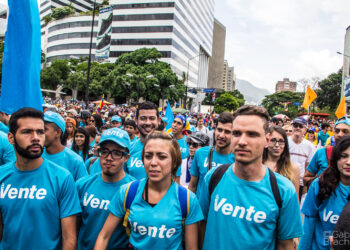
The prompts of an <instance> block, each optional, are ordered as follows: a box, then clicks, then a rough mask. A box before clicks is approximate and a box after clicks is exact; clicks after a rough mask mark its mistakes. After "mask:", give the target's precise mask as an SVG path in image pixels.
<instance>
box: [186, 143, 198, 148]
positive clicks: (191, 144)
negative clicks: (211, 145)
mask: <svg viewBox="0 0 350 250" xmlns="http://www.w3.org/2000/svg"><path fill="white" fill-rule="evenodd" d="M199 145H200V144H199V143H195V142H187V146H188V147H191V146H192V147H193V148H198V146H199Z"/></svg>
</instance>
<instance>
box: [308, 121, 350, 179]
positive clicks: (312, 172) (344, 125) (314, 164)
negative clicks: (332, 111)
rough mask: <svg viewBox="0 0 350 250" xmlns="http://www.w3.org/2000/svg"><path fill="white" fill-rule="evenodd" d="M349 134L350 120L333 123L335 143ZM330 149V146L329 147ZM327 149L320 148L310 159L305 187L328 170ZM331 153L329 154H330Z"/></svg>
mask: <svg viewBox="0 0 350 250" xmlns="http://www.w3.org/2000/svg"><path fill="white" fill-rule="evenodd" d="M348 134H350V119H348V118H347V117H343V118H341V119H339V120H338V121H337V122H336V123H335V128H334V139H335V143H337V141H339V140H340V139H341V138H343V137H344V136H346V135H348ZM331 147H332V146H331ZM327 150H330V149H327V148H321V149H319V150H317V151H316V153H315V155H314V156H313V157H312V160H311V161H310V163H309V165H308V166H307V169H306V172H305V176H304V182H305V184H306V185H307V186H310V184H311V182H312V181H313V180H314V179H315V178H316V177H317V176H320V175H321V174H322V172H323V171H324V170H325V169H326V168H328V160H329V161H330V159H328V156H327ZM330 153H331V152H330Z"/></svg>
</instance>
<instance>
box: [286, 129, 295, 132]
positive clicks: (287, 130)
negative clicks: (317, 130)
mask: <svg viewBox="0 0 350 250" xmlns="http://www.w3.org/2000/svg"><path fill="white" fill-rule="evenodd" d="M284 131H285V132H286V133H288V132H289V133H292V132H293V130H289V129H285V130H284Z"/></svg>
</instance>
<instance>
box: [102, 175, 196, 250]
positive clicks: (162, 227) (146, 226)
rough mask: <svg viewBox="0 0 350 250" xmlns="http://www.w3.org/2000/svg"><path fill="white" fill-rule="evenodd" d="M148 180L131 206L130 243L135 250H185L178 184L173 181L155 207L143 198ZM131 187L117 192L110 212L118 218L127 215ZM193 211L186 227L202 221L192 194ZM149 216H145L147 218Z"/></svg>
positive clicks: (140, 185)
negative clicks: (127, 190) (182, 243)
mask: <svg viewBox="0 0 350 250" xmlns="http://www.w3.org/2000/svg"><path fill="white" fill-rule="evenodd" d="M145 184H146V179H143V180H141V182H140V184H139V187H138V189H137V192H136V196H135V199H134V201H133V202H132V204H131V207H130V215H129V222H130V225H131V235H130V240H129V241H130V243H131V244H132V245H133V247H134V248H135V249H154V248H155V247H156V248H157V249H182V245H181V242H182V229H183V228H182V214H181V208H180V202H179V198H178V184H177V183H175V182H173V183H172V184H171V186H170V187H169V189H168V191H167V193H166V194H165V195H164V196H163V198H162V199H161V200H160V201H159V202H158V204H156V205H155V206H154V207H152V206H151V205H150V204H148V203H147V202H146V201H145V200H144V199H143V198H142V193H143V190H144V188H145ZM127 186H128V185H124V186H122V187H121V189H120V191H119V192H117V193H116V195H115V196H114V198H113V199H112V201H111V203H110V204H109V205H108V209H109V210H110V212H111V213H113V214H114V215H115V216H117V217H119V218H123V217H124V215H125V210H124V198H125V192H126V189H127ZM189 207H190V211H189V213H188V216H187V218H186V219H185V225H191V224H193V223H196V222H198V221H201V220H203V214H202V211H201V208H200V206H199V203H198V200H197V198H196V196H195V195H194V194H193V193H192V192H190V199H189ZM145 215H146V216H145Z"/></svg>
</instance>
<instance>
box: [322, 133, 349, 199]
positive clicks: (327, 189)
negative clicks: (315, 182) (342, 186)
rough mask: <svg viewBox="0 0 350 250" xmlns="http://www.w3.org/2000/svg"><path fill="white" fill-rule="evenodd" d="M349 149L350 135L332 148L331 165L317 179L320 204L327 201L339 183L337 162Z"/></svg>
mask: <svg viewBox="0 0 350 250" xmlns="http://www.w3.org/2000/svg"><path fill="white" fill-rule="evenodd" d="M349 147H350V135H347V136H344V137H343V138H342V139H341V140H340V141H339V142H337V145H336V146H335V147H334V148H333V152H332V158H331V165H330V166H329V167H328V168H327V169H326V170H325V171H323V173H322V174H321V176H320V179H319V192H318V196H317V198H318V200H319V201H320V202H322V201H323V200H325V199H328V198H329V197H330V196H331V195H332V193H333V192H334V191H335V189H336V188H337V186H338V185H339V182H340V172H339V170H338V161H339V159H340V158H341V154H342V153H343V152H344V151H345V150H347V149H348V148H349Z"/></svg>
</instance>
